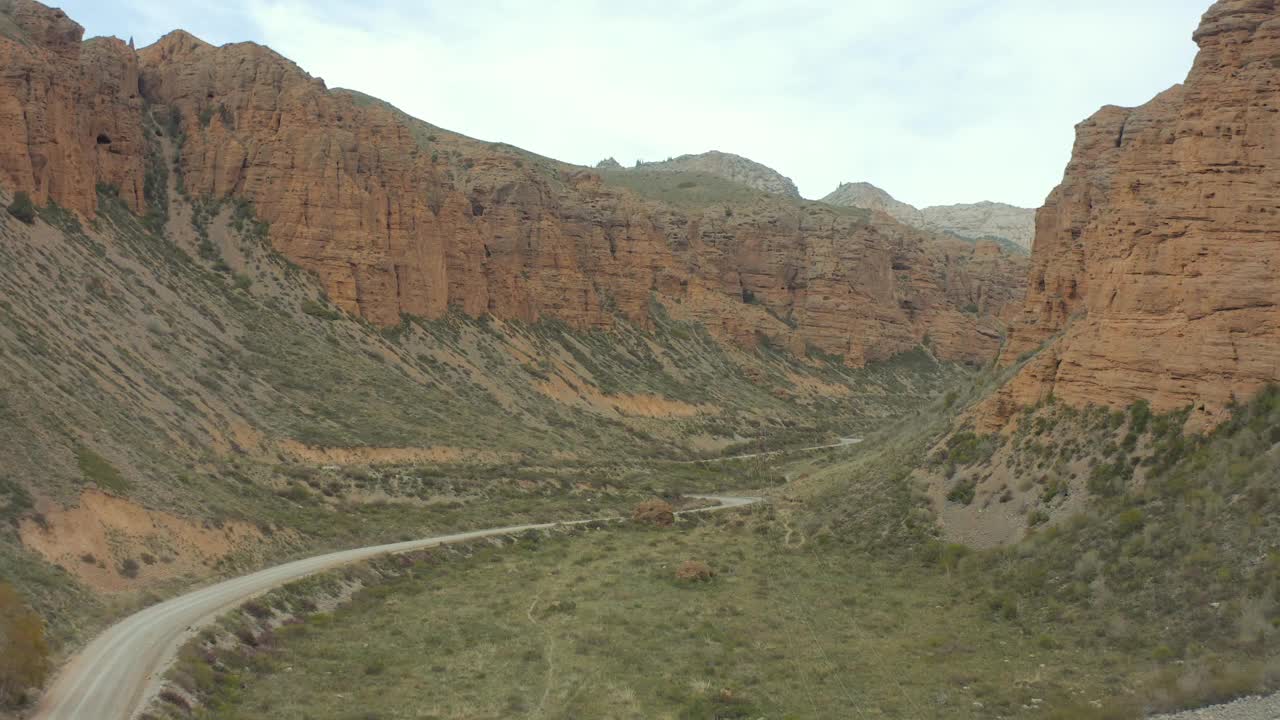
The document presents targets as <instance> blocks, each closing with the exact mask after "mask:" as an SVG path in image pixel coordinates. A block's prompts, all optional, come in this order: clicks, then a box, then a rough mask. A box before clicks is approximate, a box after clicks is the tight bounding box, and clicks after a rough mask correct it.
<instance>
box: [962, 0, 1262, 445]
mask: <svg viewBox="0 0 1280 720" xmlns="http://www.w3.org/2000/svg"><path fill="white" fill-rule="evenodd" d="M1194 38H1195V41H1196V42H1197V43H1198V44H1199V46H1200V52H1199V54H1198V56H1197V58H1196V60H1195V64H1194V66H1193V67H1192V69H1191V72H1190V74H1189V75H1188V77H1187V80H1186V83H1185V84H1183V85H1180V86H1176V87H1173V88H1171V89H1169V90H1167V91H1165V92H1164V93H1161V94H1160V95H1159V96H1157V97H1156V98H1155V99H1153V100H1152V101H1151V102H1149V103H1147V104H1146V105H1143V106H1142V107H1139V108H1119V107H1107V108H1103V109H1102V110H1101V111H1100V112H1098V113H1097V114H1096V115H1094V116H1093V117H1092V118H1090V119H1089V120H1086V121H1085V122H1083V123H1081V124H1080V125H1079V126H1078V127H1077V139H1076V144H1075V150H1074V153H1073V156H1072V159H1071V162H1070V164H1069V165H1068V167H1067V170H1066V174H1065V177H1064V179H1063V182H1062V184H1061V185H1060V186H1059V187H1058V188H1057V189H1056V190H1054V191H1053V193H1052V194H1051V195H1050V196H1049V198H1048V201H1047V202H1046V204H1045V206H1044V207H1043V208H1042V209H1041V210H1040V212H1039V214H1038V216H1037V219H1036V242H1035V249H1034V251H1033V253H1032V258H1031V272H1030V277H1029V283H1028V289H1027V299H1026V303H1025V305H1024V307H1023V309H1022V310H1021V312H1020V313H1018V314H1017V317H1016V319H1015V321H1014V327H1013V330H1012V333H1011V338H1010V341H1009V343H1008V345H1007V347H1006V348H1005V350H1004V351H1003V354H1002V358H1001V361H1002V362H1003V363H1005V364H1009V363H1012V362H1015V361H1016V360H1018V359H1019V358H1020V357H1024V356H1025V354H1026V353H1029V352H1032V351H1034V350H1036V349H1038V348H1041V347H1044V348H1045V349H1044V350H1043V351H1042V352H1041V353H1040V355H1038V356H1037V357H1036V358H1035V359H1034V360H1032V361H1031V362H1030V364H1029V366H1028V367H1026V368H1025V369H1024V370H1023V371H1022V372H1021V373H1020V374H1019V375H1018V377H1016V378H1015V379H1014V380H1013V382H1011V383H1010V384H1009V385H1008V386H1006V387H1005V388H1004V389H1003V390H1002V391H1001V393H999V394H998V395H997V396H996V397H995V398H993V399H992V400H991V401H990V402H989V403H988V404H987V406H986V407H985V408H983V411H982V413H981V421H982V424H983V425H984V426H985V427H987V428H995V427H1001V426H1003V425H1004V424H1005V423H1006V422H1007V420H1008V419H1009V417H1010V416H1011V415H1012V413H1013V412H1015V411H1016V409H1017V408H1018V407H1020V406H1024V405H1027V404H1031V403H1034V402H1036V401H1038V400H1040V399H1043V398H1046V397H1048V396H1049V395H1050V394H1052V395H1053V396H1054V397H1056V398H1057V399H1059V400H1062V401H1066V402H1068V403H1071V404H1073V405H1087V404H1091V403H1092V404H1100V405H1109V406H1123V405H1126V404H1129V403H1132V402H1134V401H1137V400H1148V401H1150V402H1151V404H1152V406H1153V407H1154V408H1155V409H1156V410H1159V411H1165V410H1172V409H1177V408H1183V407H1186V406H1189V405H1190V406H1194V408H1195V413H1194V414H1193V422H1192V424H1193V425H1196V426H1199V427H1205V426H1211V425H1213V424H1215V423H1216V422H1218V421H1220V419H1221V418H1222V417H1223V416H1224V413H1225V411H1226V410H1227V408H1228V407H1229V406H1230V404H1231V403H1232V402H1233V400H1242V399H1245V398H1247V397H1248V396H1249V395H1250V394H1252V393H1253V392H1255V391H1256V390H1257V389H1258V388H1259V387H1261V386H1262V385H1264V384H1266V383H1269V382H1274V381H1277V380H1280V309H1278V304H1280V200H1277V198H1280V143H1278V142H1277V137H1280V59H1278V58H1280V14H1278V9H1277V3H1276V2H1274V0H1223V1H1222V2H1218V3H1216V4H1214V5H1213V7H1212V8H1210V10H1209V11H1208V12H1207V13H1206V14H1205V16H1204V19H1203V21H1202V24H1201V26H1200V28H1199V30H1197V31H1196V33H1195V35H1194Z"/></svg>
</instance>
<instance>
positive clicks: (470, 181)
mask: <svg viewBox="0 0 1280 720" xmlns="http://www.w3.org/2000/svg"><path fill="white" fill-rule="evenodd" d="M7 12H8V16H11V17H13V18H15V23H16V24H18V25H19V26H21V27H22V28H24V30H23V36H22V37H19V38H13V37H0V58H12V59H13V60H14V62H15V63H22V65H21V66H22V67H23V68H25V70H24V71H23V73H14V72H8V73H6V74H5V75H4V80H3V82H4V83H5V84H4V85H3V87H0V108H9V110H8V111H7V112H6V111H3V110H0V112H4V113H5V116H6V117H9V118H18V117H24V118H28V120H27V124H26V126H22V125H20V124H15V123H5V124H3V125H0V148H2V150H0V167H2V168H3V169H4V173H5V174H4V175H3V182H4V184H5V185H6V186H8V187H10V188H12V189H19V190H30V191H32V192H33V194H34V195H35V197H36V199H37V201H39V202H44V201H45V200H46V199H52V200H54V201H56V202H58V203H60V204H62V205H64V206H66V207H68V208H70V209H73V210H76V211H78V212H81V213H84V214H86V215H92V214H93V213H94V211H95V209H96V202H97V200H96V195H95V192H94V189H95V186H97V185H98V184H100V183H106V184H110V185H114V186H117V187H118V188H119V189H120V192H121V194H122V196H123V197H124V198H125V199H126V202H128V204H129V206H130V207H131V208H133V209H134V210H136V211H144V210H147V209H148V208H147V207H146V197H145V193H144V191H143V187H144V182H145V168H146V167H147V160H148V156H147V152H148V143H147V142H146V141H145V140H144V134H143V132H144V131H143V128H144V126H145V128H146V132H149V133H154V135H155V136H157V138H159V139H158V140H157V142H154V143H150V145H151V146H158V145H160V144H161V143H168V144H169V145H170V146H171V148H172V149H171V151H172V152H173V154H174V156H175V157H176V158H177V160H176V165H175V167H174V168H173V171H174V172H176V173H177V174H178V176H179V177H180V178H181V183H182V187H183V189H184V190H185V192H186V193H187V194H189V195H191V196H193V197H211V198H215V199H237V200H244V201H248V202H249V203H251V205H252V208H253V210H254V212H255V213H256V215H257V217H258V218H259V219H261V220H263V221H266V222H267V223H269V225H270V233H269V237H270V241H271V243H272V244H273V246H274V247H275V248H276V249H277V250H279V251H280V252H281V253H283V254H284V255H285V256H287V257H288V258H289V259H291V260H292V261H294V262H295V263H297V264H298V265H300V266H302V267H303V268H305V269H307V270H310V271H312V272H314V273H315V274H316V276H317V277H318V278H319V280H320V282H321V283H322V284H323V285H324V287H325V289H326V291H327V293H328V294H329V296H330V298H331V299H332V300H333V301H334V302H335V303H336V304H337V305H339V306H340V307H342V308H344V309H345V310H347V311H349V312H351V313H354V314H358V315H360V316H363V317H365V318H367V319H368V320H370V321H371V322H373V323H376V324H379V325H384V326H386V325H394V324H396V323H398V322H400V320H401V318H402V317H403V316H405V315H414V316H422V317H428V318H434V317H439V316H441V315H442V314H444V313H445V312H446V311H447V310H448V309H449V308H450V307H457V308H461V309H462V310H463V311H465V312H467V313H469V314H472V315H480V314H484V313H490V314H493V315H494V316H497V317H500V318H508V319H519V320H524V321H530V322H532V321H536V320H539V319H544V318H554V319H559V320H562V321H564V322H566V323H568V324H569V325H571V326H573V327H576V328H580V329H584V328H598V329H603V328H608V327H610V326H611V324H612V323H613V322H614V319H615V318H616V317H618V316H621V317H624V318H626V319H627V320H629V321H631V322H633V323H636V324H638V325H640V326H645V325H647V324H648V323H649V322H650V320H651V317H652V316H651V313H652V312H653V303H652V301H653V300H654V299H655V298H656V299H657V300H658V301H659V302H661V303H662V304H663V305H664V306H665V307H667V309H668V311H669V312H671V313H672V314H674V315H677V316H680V317H685V318H689V319H695V320H697V321H699V322H702V323H704V324H705V325H706V326H707V327H708V328H709V329H710V330H711V331H712V332H713V333H715V334H716V335H718V336H720V337H723V338H728V339H732V340H734V341H736V342H739V343H743V344H748V345H755V344H758V343H768V344H774V345H778V346H781V347H785V348H787V349H789V350H791V351H792V352H796V353H804V352H813V351H817V352H820V353H823V354H827V355H832V356H841V357H843V358H844V359H845V360H846V362H849V363H851V364H855V365H858V364H863V363H865V362H869V361H874V360H879V359H884V358H887V357H890V356H892V355H894V354H896V353H899V352H903V351H906V350H909V349H911V348H913V347H915V346H916V345H918V344H920V343H922V342H923V343H928V344H930V345H931V346H932V347H933V348H934V349H935V351H936V352H937V353H938V354H939V355H940V356H941V357H943V358H944V359H949V360H958V361H966V362H972V363H981V362H985V361H987V360H989V359H991V358H993V357H994V356H995V354H996V352H997V351H998V349H999V346H1000V342H1001V339H1000V336H1001V330H1002V327H1001V325H1000V323H999V322H998V321H997V320H996V318H997V317H998V316H999V314H1000V312H1001V311H1002V309H1003V307H1004V305H1005V304H1006V303H1008V302H1009V301H1010V300H1011V299H1013V298H1014V297H1016V296H1018V295H1019V294H1020V284H1021V282H1023V279H1024V278H1025V273H1024V272H1023V271H1022V269H1021V267H1019V265H1018V262H1019V261H1018V260H1017V259H1010V258H1006V257H1004V256H1003V254H1002V253H1000V252H999V250H998V248H993V247H989V246H974V245H973V244H963V243H961V244H957V243H955V242H953V241H951V240H948V239H943V238H937V237H934V236H932V235H930V234H928V233H921V232H917V231H915V230H912V229H910V228H907V227H905V226H903V225H901V224H898V223H896V222H893V221H890V220H889V219H887V218H878V217H873V218H871V219H868V218H867V216H866V215H865V214H859V213H851V212H848V211H842V210H839V209H835V208H830V207H827V206H824V205H821V204H817V203H805V202H802V201H799V200H796V199H794V198H787V197H778V196H768V195H763V194H762V195H761V196H760V197H759V198H757V199H755V200H753V201H750V202H735V203H734V204H732V205H728V204H708V205H706V206H704V207H697V208H688V207H683V208H676V207H673V206H670V205H667V204H664V203H660V202H655V201H653V200H649V199H645V198H643V197H641V196H639V195H637V194H635V193H632V192H630V191H627V190H624V189H621V188H618V187H614V186H611V185H610V184H608V183H606V182H605V181H604V180H603V179H602V177H601V175H600V174H599V173H597V172H595V171H593V170H589V169H586V168H582V167H578V166H573V165H568V164H565V163H559V162H556V161H553V160H550V159H547V158H543V157H540V156H537V155H534V154H532V153H528V152H525V151H522V150H519V149H518V148H514V147H511V146H509V145H504V144H501V143H488V142H481V141H478V140H474V139H471V138H468V137H465V136H462V135H459V134H457V133H453V132H449V131H447V130H444V129H441V128H437V127H434V126H431V125H429V124H427V123H424V122H422V121H419V120H415V119H413V118H410V117H408V116H407V115H405V114H404V113H401V112H400V111H398V110H396V109H395V108H393V107H391V106H390V105H387V104H385V103H382V102H381V101H378V100H375V99H373V98H369V97H367V96H364V95H361V94H359V93H356V92H352V91H344V90H331V89H328V88H327V87H326V86H325V84H324V82H323V81H322V80H321V79H319V78H313V77H311V76H309V75H308V74H306V73H305V72H304V71H302V70H301V69H300V68H298V67H297V66H296V65H295V64H294V63H292V62H290V61H289V60H287V59H285V58H283V57H281V56H279V55H277V54H276V53H274V52H272V51H271V50H270V49H268V48H265V47H262V46H259V45H255V44H252V43H241V44H231V45H226V46H222V47H213V46H211V45H209V44H207V43H204V42H203V41H201V40H199V39H197V38H195V37H193V36H191V35H189V34H187V33H184V32H181V31H176V32H174V33H171V34H169V35H167V36H166V37H164V38H162V39H161V40H160V41H158V42H157V43H155V44H154V45H152V46H150V47H147V48H144V49H142V50H141V51H139V52H137V53H136V54H135V53H134V52H133V51H132V50H131V49H130V48H128V47H127V46H126V45H124V44H123V43H120V42H119V41H116V40H101V39H96V40H91V41H89V42H87V43H83V44H82V43H80V42H79V37H80V34H81V31H80V29H79V27H78V26H75V25H74V23H71V22H70V21H69V20H67V19H66V18H65V17H62V16H61V14H60V13H59V12H58V11H53V10H48V9H47V8H43V6H40V5H38V4H36V3H33V2H31V1H30V0H13V2H12V6H11V7H10V8H9V10H8V11H7ZM42 117H43V118H45V119H44V120H41V118H42ZM104 140H105V142H104ZM152 151H154V150H152Z"/></svg>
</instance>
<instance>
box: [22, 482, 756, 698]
mask: <svg viewBox="0 0 1280 720" xmlns="http://www.w3.org/2000/svg"><path fill="white" fill-rule="evenodd" d="M689 497H693V498H695V499H700V500H715V501H718V502H719V503H720V504H719V505H714V506H711V507H706V508H698V509H695V510H686V511H683V512H681V513H679V514H684V513H695V512H714V511H717V510H728V509H730V508H738V507H743V506H746V505H752V504H755V503H758V502H761V499H760V498H755V497H728V496H719V495H692V496H689ZM618 519H619V518H617V517H613V518H595V519H589V520H575V521H570V522H558V523H540V524H533V525H514V526H511V527H502V528H491V529H488V530H474V531H472V532H464V533H455V534H452V535H439V536H436V537H430V538H423V539H421V540H410V541H408V542H400V543H392V544H389V545H375V546H371V547H364V548H357V549H354V550H343V551H340V552H334V553H329V554H327V555H319V556H317V557H312V558H306V559H304V560H296V561H294V562H290V563H285V564H284V565H278V566H276V567H272V568H267V569H265V570H260V571H258V572H256V573H253V574H251V575H244V576H242V577H238V578H234V579H232V580H226V581H224V582H220V583H218V584H216V585H211V586H209V587H206V588H202V589H200V590H195V591H192V592H190V593H187V594H186V595H182V596H179V597H176V598H173V599H172V600H168V601H165V602H162V603H160V604H158V605H153V606H152V607H149V608H147V609H145V610H142V611H139V612H137V613H135V614H133V615H130V616H129V617H127V618H125V619H124V620H121V621H120V622H118V623H116V624H115V625H112V626H111V627H110V628H108V629H107V630H106V631H104V632H103V633H102V634H101V635H99V636H98V637H96V638H94V640H93V641H92V642H90V643H89V645H88V646H87V647H85V648H84V650H83V651H81V652H80V654H78V655H76V656H75V657H74V658H72V660H71V662H69V663H68V664H67V665H66V666H65V667H64V668H63V669H62V671H61V672H60V673H59V674H58V677H57V679H55V680H54V682H53V684H52V685H51V686H50V687H49V691H48V692H46V693H45V695H44V697H43V698H42V699H41V702H40V705H39V706H38V708H37V710H36V713H35V715H34V718H36V720H128V719H129V718H132V717H134V716H135V715H136V714H138V713H139V712H141V710H142V709H143V707H144V705H145V704H146V702H147V701H148V700H149V699H150V697H151V695H152V694H153V693H155V692H157V691H158V690H159V684H160V676H161V674H162V673H163V672H164V669H165V668H166V667H167V666H168V664H169V662H170V661H171V660H172V659H173V658H174V657H175V656H176V655H177V652H178V648H180V647H181V646H182V645H183V644H184V643H185V642H186V641H187V640H188V639H189V638H190V637H192V636H193V635H194V634H195V633H196V632H197V631H198V630H199V629H200V628H201V627H202V626H204V625H206V624H208V623H211V622H213V621H214V620H215V619H217V618H218V616H220V615H222V614H223V613H225V612H227V611H228V610H231V609H232V608H234V607H236V606H238V605H240V604H241V603H243V602H245V601H247V600H250V599H252V598H253V597H255V596H257V595H261V594H262V593H265V592H267V591H269V590H273V589H275V588H277V587H280V586H281V585H285V584H287V583H289V582H292V581H294V580H298V579H299V578H303V577H306V576H307V575H313V574H315V573H318V572H322V571H325V570H330V569H332V568H335V567H338V566H341V565H347V564H350V563H354V562H359V561H361V560H367V559H369V558H372V557H376V556H378V555H386V554H394V553H402V552H408V551H412V550H422V549H425V548H431V547H437V546H439V545H447V544H450V543H459V542H466V541H468V540H475V539H478V538H486V537H494V536H497V535H511V534H514V533H519V532H523V531H525V530H545V529H551V528H555V527H561V526H566V525H584V524H587V523H592V522H601V521H610V520H618Z"/></svg>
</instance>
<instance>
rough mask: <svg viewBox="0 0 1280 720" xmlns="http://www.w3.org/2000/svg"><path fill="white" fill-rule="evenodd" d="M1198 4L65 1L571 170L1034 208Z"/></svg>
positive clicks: (141, 38) (118, 27)
mask: <svg viewBox="0 0 1280 720" xmlns="http://www.w3.org/2000/svg"><path fill="white" fill-rule="evenodd" d="M1209 4H1210V1H1209V0H1123V1H1120V0H1073V1H1072V2H1063V1H1062V0H984V1H979V0H894V1H893V2H885V1H884V0H827V1H826V2H819V1H818V0H788V1H787V2H782V1H781V0H740V1H739V2H733V1H731V0H666V1H664V2H644V1H643V0H632V1H631V2H615V1H614V0H563V1H560V0H542V1H540V2H535V1H532V0H434V1H432V0H418V1H417V2H413V1H411V0H358V1H356V2H351V1H350V0H317V1H313V2H302V1H300V0H220V1H218V2H210V1H209V0H184V1H179V2H156V0H63V2H62V7H63V8H64V9H65V10H66V11H67V12H68V14H70V15H71V17H72V18H74V19H76V20H77V21H79V22H80V23H81V24H82V25H84V26H85V28H86V31H87V33H86V34H87V35H116V36H119V37H121V38H124V39H128V38H129V37H130V36H132V37H134V38H135V39H136V42H137V45H138V47H142V46H143V45H146V44H148V43H151V42H153V41H154V40H155V39H156V38H158V37H159V36H161V35H163V34H164V33H166V32H168V31H169V30H172V29H174V28H179V27H180V28H182V29H185V30H188V31H190V32H192V33H194V34H195V35H198V36H200V37H202V38H204V39H205V40H207V41H209V42H212V43H215V44H222V43H227V42H238V41H242V40H253V41H256V42H260V43H264V44H266V45H269V46H271V47H272V48H274V49H275V50H277V51H279V52H281V53H283V54H284V55H286V56H288V57H289V58H291V59H293V60H294V61H296V62H297V63H298V64H299V65H301V66H302V68H303V69H305V70H307V71H308V72H310V73H311V74H313V75H316V76H319V77H322V78H324V79H325V81H326V82H327V83H328V84H329V86H330V87H348V88H353V89H357V90H361V91H363V92H366V93H369V94H370V95H375V96H378V97H380V98H383V99H385V100H387V101H389V102H391V103H392V104H394V105H396V106H398V107H400V108H401V109H403V110H405V111H406V112H408V113H410V114H412V115H415V116H417V117H420V118H422V119H424V120H427V121H428V122H431V123H434V124H436V125H440V126H442V127H446V128H449V129H451V130H456V131H458V132H462V133H465V134H467V135H471V136H473V137H478V138H482V139H485V140H500V141H504V142H508V143H511V144H513V145H518V146H520V147H523V148H525V149H527V150H532V151H534V152H537V153H541V154H543V155H549V156H551V157H555V158H558V159H560V160H565V161H569V162H574V163H581V164H595V162H596V161H597V160H600V159H601V158H604V157H607V156H614V157H616V158H617V159H618V160H619V161H621V162H622V163H623V164H627V165H630V164H632V163H633V162H635V160H637V159H644V160H661V159H665V158H667V157H669V156H674V155H680V154H683V153H696V152H703V151H706V150H712V149H716V150H724V151H727V152H735V153H738V154H740V155H745V156H747V157H750V158H752V159H754V160H758V161H760V162H763V163H765V164H766V165H769V166H771V167H773V168H775V169H777V170H779V171H780V172H782V173H783V174H784V175H788V176H790V177H791V178H792V179H794V180H795V181H796V183H797V185H799V187H800V192H801V193H802V194H803V195H805V196H806V197H810V198H819V197H822V196H823V195H826V194H827V193H828V192H830V191H831V190H833V189H834V188H835V186H836V185H837V184H838V183H840V182H842V181H853V180H867V181H870V182H873V183H875V184H877V185H879V186H881V187H883V188H884V189H886V190H888V191H889V192H891V193H893V194H894V195H895V196H897V197H898V198H899V199H901V200H904V201H907V202H910V203H913V204H915V205H919V206H924V205H934V204H950V203H957V202H974V201H978V200H999V201H1004V202H1010V203H1014V204H1018V205H1024V206H1028V207H1035V206H1038V205H1040V203H1041V201H1043V199H1044V197H1045V195H1046V194H1047V193H1048V192H1049V191H1050V190H1051V189H1052V188H1053V186H1054V185H1056V184H1057V182H1058V181H1059V179H1061V177H1062V170H1063V167H1064V166H1065V164H1066V162H1067V159H1068V157H1069V156H1070V152H1071V143H1072V139H1073V131H1072V126H1073V125H1075V124H1076V123H1077V122H1079V121H1081V120H1083V119H1084V118H1086V117H1087V116H1089V115H1090V114H1092V113H1093V112H1094V111H1095V110H1097V109H1098V108H1099V107H1101V106H1102V105H1104V104H1108V103H1112V104H1118V105H1137V104H1141V103H1143V102H1145V101H1146V100H1148V99H1150V98H1151V97H1152V96H1153V95H1155V94H1156V93H1157V92H1159V91H1161V90H1164V89H1165V88H1167V87H1169V86H1170V85H1173V84H1174V83H1178V82H1181V81H1182V80H1183V78H1185V76H1186V73H1187V70H1188V69H1189V68H1190V65H1191V61H1192V59H1193V58H1194V55H1195V45H1194V44H1193V43H1192V42H1191V32H1192V30H1194V29H1195V27H1196V25H1197V23H1198V21H1199V17H1200V14H1201V13H1202V12H1203V11H1204V10H1206V9H1207V8H1208V6H1209Z"/></svg>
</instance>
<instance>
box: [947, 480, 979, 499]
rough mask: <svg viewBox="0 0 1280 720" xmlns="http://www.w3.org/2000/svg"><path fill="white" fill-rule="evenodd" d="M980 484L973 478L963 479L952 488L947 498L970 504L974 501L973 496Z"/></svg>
mask: <svg viewBox="0 0 1280 720" xmlns="http://www.w3.org/2000/svg"><path fill="white" fill-rule="evenodd" d="M977 490H978V484H977V483H976V482H975V481H973V480H961V481H960V482H959V483H957V484H956V486H955V487H953V488H951V492H949V493H947V500H949V501H951V502H953V503H960V504H961V505H969V504H971V503H972V502H973V497H974V495H975V494H976V493H977Z"/></svg>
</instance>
